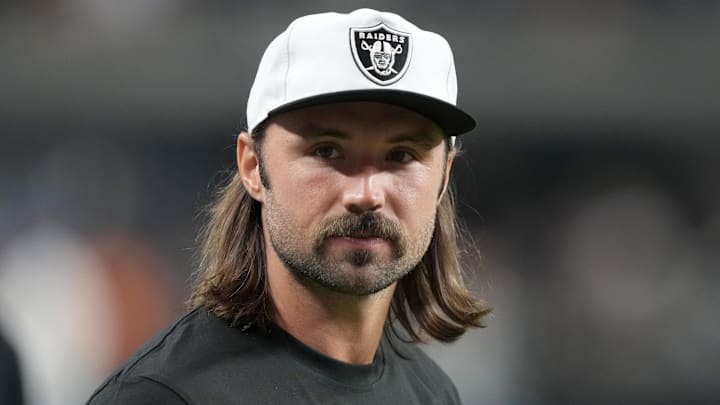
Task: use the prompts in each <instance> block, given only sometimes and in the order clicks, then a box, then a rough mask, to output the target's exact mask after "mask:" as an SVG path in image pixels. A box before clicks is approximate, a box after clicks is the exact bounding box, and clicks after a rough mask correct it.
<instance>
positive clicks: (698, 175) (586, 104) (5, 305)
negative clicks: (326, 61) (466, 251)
mask: <svg viewBox="0 0 720 405" xmlns="http://www.w3.org/2000/svg"><path fill="white" fill-rule="evenodd" d="M361 5H362V6H372V7H375V8H380V9H387V10H391V11H396V12H399V13H400V14H402V15H404V16H406V17H407V18H409V19H410V20H412V21H414V22H415V23H417V24H418V25H420V26H421V27H423V28H426V29H430V30H434V31H437V32H441V33H443V34H444V35H445V36H446V37H447V38H448V40H449V41H450V43H451V44H452V45H453V48H454V51H455V57H456V64H457V69H458V76H459V81H460V96H459V102H460V104H461V105H462V106H464V107H465V108H466V109H467V110H469V111H471V112H473V113H474V114H475V115H476V116H477V117H478V118H479V121H480V127H479V128H478V129H477V130H475V131H474V132H473V133H471V134H469V135H466V136H465V137H464V149H465V155H464V156H463V157H462V158H461V160H460V161H459V162H458V164H457V165H456V171H455V183H456V186H458V187H457V189H458V190H459V200H460V201H461V212H462V215H463V217H464V218H465V220H466V222H467V223H468V225H469V227H470V229H471V231H472V234H473V236H474V238H475V239H476V241H477V244H478V247H479V248H480V251H481V252H482V259H481V260H477V258H473V259H471V260H469V263H471V265H472V266H471V267H472V268H473V271H472V274H471V279H472V284H473V286H474V288H475V289H476V290H477V291H478V292H479V293H480V294H482V295H484V296H486V297H487V298H488V299H489V301H490V302H491V303H492V304H493V306H494V307H495V312H494V314H493V317H492V318H491V319H490V327H489V328H488V329H485V330H480V331H475V332H472V333H470V334H469V335H467V336H466V337H465V338H463V339H462V340H461V341H460V342H458V343H457V344H454V345H449V346H443V345H436V344H433V345H429V346H428V347H427V350H428V352H429V353H430V354H431V355H432V356H433V357H434V358H436V359H437V360H438V362H439V363H440V364H441V365H442V366H443V367H444V368H445V370H446V371H447V372H448V373H449V374H450V375H451V376H452V377H453V379H454V380H455V381H456V384H457V386H458V388H459V390H460V392H461V395H462V397H463V399H464V401H465V403H466V404H480V403H492V404H538V405H540V404H575V403H583V404H616V403H624V404H678V403H693V404H717V401H718V400H719V399H720V387H719V386H718V384H717V378H718V375H720V356H718V349H719V348H720V316H718V309H719V308H720V273H718V271H717V270H718V261H719V260H718V259H719V258H720V187H718V174H719V173H720V159H718V158H719V157H720V153H719V152H720V138H719V137H718V130H719V129H720V98H719V97H720V74H719V73H718V72H720V52H718V51H719V50H720V2H716V1H710V0H706V1H698V0H692V1H669V0H666V1H661V0H656V1H650V0H645V1H643V0H632V1H631V0H624V1H623V0H613V1H603V2H594V1H573V2H571V1H561V0H542V1H529V0H526V1H521V0H514V1H489V0H484V1H469V0H465V1H463V0H451V1H445V2H438V1H428V0H416V1H408V0H400V1H397V0H396V1H393V2H389V1H373V2H363V3H357V2H352V1H334V2H330V1H322V0H312V1H304V2H290V1H287V2H283V1H275V0H268V1H263V2H242V1H229V0H206V1H191V0H153V1H147V0H124V1H112V0H5V1H4V2H2V3H1V4H0V328H1V329H2V331H3V333H4V334H5V335H6V336H7V337H8V338H9V340H10V341H11V342H12V344H13V345H14V346H15V348H16V349H17V350H18V352H19V353H20V359H21V362H22V367H23V377H24V383H25V389H26V396H27V400H28V401H27V402H28V404H31V405H35V404H38V405H39V404H42V405H54V404H58V405H64V404H76V403H81V402H83V401H84V399H85V398H87V396H88V395H89V393H90V392H91V390H92V389H93V388H94V387H95V386H96V385H97V384H98V383H99V382H100V381H101V380H102V379H103V378H104V377H105V376H106V375H107V374H108V373H109V372H110V370H111V369H112V368H113V367H114V366H116V365H117V364H118V362H119V361H120V360H121V359H123V358H124V357H125V356H127V355H128V354H129V353H131V352H132V351H133V350H134V349H135V348H136V347H137V346H138V345H139V344H140V342H142V341H143V340H144V339H145V338H147V337H148V336H149V335H151V334H153V333H154V332H155V331H156V330H157V329H158V328H159V327H161V326H162V325H163V324H164V323H165V322H167V321H168V320H170V319H173V318H174V317H175V316H176V315H177V314H178V313H180V312H181V311H182V310H183V305H182V301H183V298H184V297H185V296H186V293H187V280H188V277H189V276H190V274H191V272H192V271H193V263H194V258H193V252H194V249H195V246H196V244H195V240H194V235H195V233H196V231H197V229H198V227H199V226H200V224H201V223H202V221H201V220H200V219H199V218H198V213H199V212H200V210H201V207H202V206H203V205H204V204H206V203H207V202H208V201H209V198H210V194H211V191H212V190H213V186H214V185H217V184H218V183H219V182H220V181H221V180H222V176H221V175H218V174H217V173H218V172H219V171H221V170H223V169H231V168H232V166H233V159H234V158H233V147H232V145H233V134H234V133H236V132H237V131H238V130H239V129H240V128H241V127H242V117H243V111H244V105H245V100H246V97H247V94H248V90H249V86H250V84H251V81H252V78H253V76H254V72H255V69H256V67H257V63H258V61H259V58H260V55H261V53H262V50H263V49H264V47H265V46H266V45H267V44H268V43H269V41H270V40H271V39H272V38H273V37H274V35H276V34H277V33H279V32H280V30H282V29H283V28H284V27H285V26H286V25H287V24H288V23H289V22H290V21H291V20H292V19H293V18H295V17H297V16H300V15H303V14H307V13H311V12H318V11H325V10H329V9H333V10H338V11H350V10H352V9H354V8H356V7H359V6H361ZM318 52H322V49H318ZM478 263H480V264H479V266H478ZM0 402H2V401H1V399H0Z"/></svg>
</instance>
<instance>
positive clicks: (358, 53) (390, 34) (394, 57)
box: [350, 24, 412, 86]
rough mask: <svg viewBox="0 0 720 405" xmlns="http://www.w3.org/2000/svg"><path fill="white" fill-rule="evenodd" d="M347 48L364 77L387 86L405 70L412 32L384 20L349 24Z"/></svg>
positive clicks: (408, 57)
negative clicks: (357, 25)
mask: <svg viewBox="0 0 720 405" xmlns="http://www.w3.org/2000/svg"><path fill="white" fill-rule="evenodd" d="M350 49H351V50H352V54H353V58H354V59H355V63H356V64H357V66H358V68H360V71H361V72H363V74H364V75H365V77H367V78H368V79H370V80H372V81H373V82H375V83H377V84H379V85H381V86H386V85H389V84H392V83H395V82H396V81H398V80H400V78H401V77H402V76H403V74H405V72H406V71H407V69H408V65H410V56H411V55H412V36H411V35H410V34H409V33H406V32H401V31H397V30H394V29H392V28H390V27H388V26H386V25H385V24H379V25H376V26H374V27H369V28H350Z"/></svg>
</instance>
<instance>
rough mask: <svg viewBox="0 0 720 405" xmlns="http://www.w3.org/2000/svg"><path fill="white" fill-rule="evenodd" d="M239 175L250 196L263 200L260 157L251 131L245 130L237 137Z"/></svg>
mask: <svg viewBox="0 0 720 405" xmlns="http://www.w3.org/2000/svg"><path fill="white" fill-rule="evenodd" d="M236 158H237V165H238V175H239V176H240V180H242V183H243V186H245V190H247V192H248V194H250V197H252V198H253V199H255V200H257V201H260V202H262V201H263V186H262V182H261V181H260V159H258V156H257V154H256V153H255V145H254V143H253V139H252V137H251V136H250V134H249V133H247V132H245V131H243V132H241V133H240V135H238V137H237V156H236Z"/></svg>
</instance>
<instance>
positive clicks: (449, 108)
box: [268, 89, 477, 136]
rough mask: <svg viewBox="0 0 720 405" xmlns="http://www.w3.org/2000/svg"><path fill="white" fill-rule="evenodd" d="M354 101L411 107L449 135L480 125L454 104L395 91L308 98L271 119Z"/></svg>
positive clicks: (275, 111)
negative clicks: (290, 112)
mask: <svg viewBox="0 0 720 405" xmlns="http://www.w3.org/2000/svg"><path fill="white" fill-rule="evenodd" d="M353 101H356V102H357V101H370V102H378V103H386V104H392V105H396V106H399V107H404V108H407V109H409V110H412V111H415V112H416V113H418V114H420V115H422V116H424V117H426V118H428V119H429V120H431V121H433V122H435V123H436V124H437V125H438V126H439V127H440V129H442V130H443V131H444V132H445V134H446V135H448V136H457V135H462V134H464V133H467V132H470V131H472V130H473V129H474V128H475V126H476V125H477V123H476V122H475V119H474V118H473V117H472V116H470V114H468V113H466V112H465V111H463V110H461V109H459V108H457V107H455V106H454V105H452V104H450V103H447V102H445V101H442V100H438V99H436V98H433V97H428V96H425V95H422V94H418V93H412V92H409V91H402V90H393V89H374V90H350V91H341V92H337V93H327V94H321V95H317V96H312V97H307V98H303V99H300V100H296V101H292V102H290V103H287V104H284V105H281V106H280V107H277V108H275V109H273V110H271V111H270V112H268V117H272V116H274V115H277V114H280V113H284V112H288V111H292V110H297V109H300V108H305V107H312V106H316V105H323V104H333V103H344V102H353Z"/></svg>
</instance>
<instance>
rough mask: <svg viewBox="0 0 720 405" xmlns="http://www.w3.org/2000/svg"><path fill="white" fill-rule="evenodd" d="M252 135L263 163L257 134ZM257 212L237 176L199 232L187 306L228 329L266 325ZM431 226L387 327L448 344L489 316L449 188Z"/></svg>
mask: <svg viewBox="0 0 720 405" xmlns="http://www.w3.org/2000/svg"><path fill="white" fill-rule="evenodd" d="M253 138H255V143H254V145H255V148H256V153H257V155H258V156H259V157H260V159H261V160H262V151H261V150H260V149H261V144H262V135H260V136H256V135H255V134H254V135H253ZM260 208H261V207H260V203H259V202H257V201H255V200H254V199H253V198H251V197H250V195H249V194H248V193H247V191H246V190H245V187H244V186H243V184H242V181H241V179H240V176H239V175H238V174H237V172H235V173H234V174H233V175H232V176H230V179H229V181H228V182H227V184H225V185H224V186H223V187H221V188H220V189H219V190H218V193H217V196H216V200H215V201H214V202H213V203H212V205H211V206H210V207H209V209H208V211H207V214H208V221H207V224H206V225H205V227H204V228H203V230H202V233H201V234H200V238H201V241H202V248H201V252H200V266H199V269H198V272H197V273H196V279H195V285H194V288H193V291H192V295H191V297H190V300H189V306H190V308H198V307H205V308H206V309H207V310H209V311H211V312H213V313H214V314H215V315H217V316H218V317H220V318H222V319H224V320H225V321H226V322H228V323H229V324H230V325H231V326H234V327H248V326H249V325H254V326H256V327H258V328H260V329H261V330H265V329H267V328H268V327H269V326H270V325H271V324H272V316H273V310H274V309H273V304H272V299H271V296H270V287H269V284H268V280H267V275H266V273H265V272H266V270H265V240H264V238H263V230H262V223H261V220H260ZM435 221H436V223H435V231H434V234H433V237H432V241H431V242H430V246H429V248H428V250H427V252H426V253H425V256H424V257H423V258H422V260H421V262H420V263H419V264H418V265H417V267H416V268H415V269H414V270H413V271H411V272H410V273H409V274H408V275H407V276H405V277H404V278H403V279H401V280H400V281H399V282H398V286H397V288H396V289H395V294H394V296H393V300H392V303H391V306H390V317H389V319H388V322H387V327H388V328H390V329H392V330H393V331H395V329H394V325H395V324H396V323H399V324H400V325H401V326H402V327H403V328H404V329H405V331H406V332H407V335H408V336H409V338H410V340H412V341H414V342H422V341H424V340H425V339H424V336H425V335H429V336H431V337H433V338H435V339H437V340H439V341H443V342H450V341H453V340H455V339H457V338H458V337H460V336H461V335H462V334H463V333H465V332H466V331H467V329H468V328H470V327H484V326H485V323H484V317H485V315H487V314H488V313H489V312H490V308H489V307H488V306H487V304H486V303H485V302H484V301H482V300H480V299H477V298H475V297H474V296H473V295H472V294H471V293H470V292H469V291H468V289H467V288H466V287H465V283H464V282H463V277H462V269H461V261H460V259H461V257H460V256H461V253H462V252H463V251H464V250H463V247H462V246H461V243H462V242H463V238H461V236H460V232H461V228H460V225H459V223H458V220H457V215H456V212H455V201H454V195H453V192H452V188H451V187H450V189H448V191H447V192H446V193H445V194H444V196H443V198H442V199H441V202H440V204H439V206H438V211H437V216H436V220H435Z"/></svg>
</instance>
